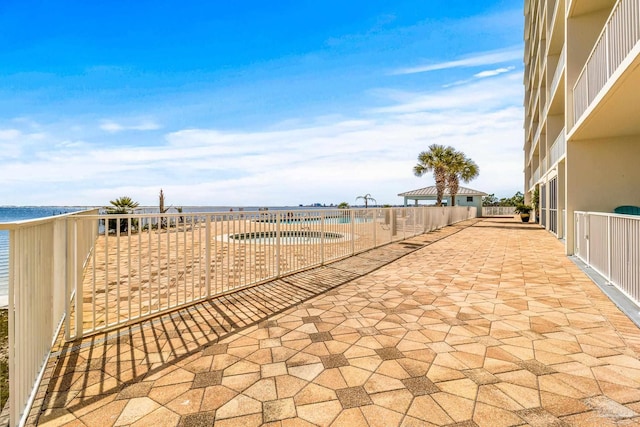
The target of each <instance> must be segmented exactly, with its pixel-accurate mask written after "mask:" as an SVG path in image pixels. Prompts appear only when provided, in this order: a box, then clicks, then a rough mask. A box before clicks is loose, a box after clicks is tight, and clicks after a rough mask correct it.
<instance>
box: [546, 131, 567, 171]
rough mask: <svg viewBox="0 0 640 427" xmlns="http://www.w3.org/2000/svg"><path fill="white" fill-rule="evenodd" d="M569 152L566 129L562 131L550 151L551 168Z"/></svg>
mask: <svg viewBox="0 0 640 427" xmlns="http://www.w3.org/2000/svg"><path fill="white" fill-rule="evenodd" d="M566 150H567V141H566V139H565V135H564V128H563V129H562V130H561V131H560V134H559V135H558V136H557V137H556V140H555V141H554V142H553V145H552V146H551V150H549V166H550V167H551V166H553V165H555V164H556V163H557V162H558V160H560V158H561V157H562V156H563V155H564V153H565V151H566Z"/></svg>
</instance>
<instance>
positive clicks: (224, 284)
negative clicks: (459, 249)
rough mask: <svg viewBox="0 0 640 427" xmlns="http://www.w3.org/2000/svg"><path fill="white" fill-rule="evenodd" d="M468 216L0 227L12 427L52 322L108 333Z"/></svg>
mask: <svg viewBox="0 0 640 427" xmlns="http://www.w3.org/2000/svg"><path fill="white" fill-rule="evenodd" d="M475 216H476V208H475V207H468V206H456V207H441V208H436V207H411V208H386V209H378V208H371V209H351V210H347V209H344V210H343V209H323V210H310V211H302V210H295V211H259V212H228V213H178V214H163V215H160V214H157V213H155V214H135V215H97V211H94V212H86V213H84V214H82V215H79V214H75V215H68V216H66V217H54V218H47V219H42V220H34V221H27V222H20V223H4V224H0V229H3V230H9V245H10V253H9V257H10V265H9V313H10V314H9V347H10V351H9V353H10V354H9V369H10V371H9V375H10V378H11V381H10V396H9V399H10V402H11V403H10V411H11V413H10V417H11V425H17V424H18V423H19V422H20V420H21V419H22V420H24V417H25V416H26V415H25V414H27V413H28V410H29V407H30V406H31V404H32V402H33V399H34V390H37V387H38V384H39V382H40V378H41V376H42V372H43V370H44V367H45V364H46V361H47V359H48V356H49V354H50V351H51V348H52V345H53V343H54V341H55V340H56V337H57V336H58V334H59V330H60V327H61V326H62V325H63V324H64V331H65V337H66V338H67V340H71V339H76V338H80V337H82V336H83V335H87V334H91V333H96V332H100V331H107V330H111V329H115V328H117V327H121V326H123V325H126V324H130V323H133V322H136V321H140V320H142V319H146V318H149V317H152V316H157V315H160V314H163V313H167V312H169V311H172V310H175V309H176V308H179V307H184V306H187V305H190V304H194V303H196V302H199V301H203V300H206V299H209V298H211V297H213V296H217V295H222V294H225V293H228V292H231V291H235V290H238V289H242V288H246V287H249V286H252V285H255V284H259V283H263V282H266V281H269V280H273V279H275V278H278V277H282V276H284V275H288V274H291V273H294V272H297V271H301V270H305V269H309V268H312V267H316V266H320V265H323V264H325V263H329V262H332V261H336V260H339V259H342V258H345V257H348V256H351V255H354V254H357V253H360V252H364V251H367V250H369V249H372V248H375V247H378V246H381V245H385V244H387V243H390V242H394V241H399V240H404V239H407V238H410V237H413V236H416V235H419V234H422V233H424V232H428V231H431V230H435V229H438V228H441V227H444V226H446V225H449V224H453V223H455V222H459V221H463V220H466V219H469V218H473V217H475ZM63 320H64V323H63Z"/></svg>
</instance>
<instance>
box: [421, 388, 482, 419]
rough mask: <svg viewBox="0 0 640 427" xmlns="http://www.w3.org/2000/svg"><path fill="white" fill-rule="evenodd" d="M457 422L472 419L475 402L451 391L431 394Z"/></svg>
mask: <svg viewBox="0 0 640 427" xmlns="http://www.w3.org/2000/svg"><path fill="white" fill-rule="evenodd" d="M430 396H431V397H432V398H433V400H435V401H436V402H437V403H438V405H440V407H441V408H442V409H444V410H445V412H446V413H447V415H449V416H450V417H451V418H452V419H453V420H454V421H455V422H463V421H467V420H470V419H471V418H472V416H473V408H474V406H475V402H474V401H473V400H469V399H465V398H463V397H460V396H455V395H453V394H449V393H434V394H432V395H430Z"/></svg>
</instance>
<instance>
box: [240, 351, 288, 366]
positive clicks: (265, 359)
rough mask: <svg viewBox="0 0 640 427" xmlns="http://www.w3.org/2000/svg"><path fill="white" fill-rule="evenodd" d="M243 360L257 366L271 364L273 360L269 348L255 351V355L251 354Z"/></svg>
mask: <svg viewBox="0 0 640 427" xmlns="http://www.w3.org/2000/svg"><path fill="white" fill-rule="evenodd" d="M279 348H281V347H279ZM244 360H246V361H247V362H252V363H256V364H259V365H262V364H267V363H271V362H272V360H273V358H272V356H271V348H262V349H260V350H258V351H256V352H255V353H252V354H250V355H249V356H247V357H245V358H244Z"/></svg>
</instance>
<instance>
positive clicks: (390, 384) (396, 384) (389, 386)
mask: <svg viewBox="0 0 640 427" xmlns="http://www.w3.org/2000/svg"><path fill="white" fill-rule="evenodd" d="M401 388H404V384H403V383H402V382H401V381H400V380H398V379H395V378H391V377H387V376H386V375H380V374H375V373H374V374H373V375H371V376H370V377H369V379H368V380H367V382H366V383H365V384H364V389H365V390H366V391H367V393H369V394H372V393H379V392H383V391H390V390H397V389H401Z"/></svg>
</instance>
